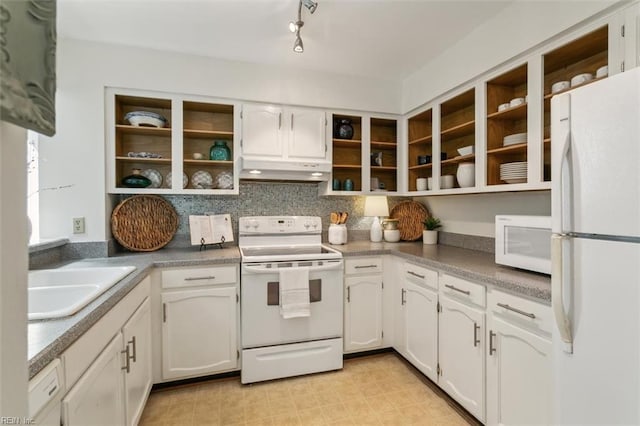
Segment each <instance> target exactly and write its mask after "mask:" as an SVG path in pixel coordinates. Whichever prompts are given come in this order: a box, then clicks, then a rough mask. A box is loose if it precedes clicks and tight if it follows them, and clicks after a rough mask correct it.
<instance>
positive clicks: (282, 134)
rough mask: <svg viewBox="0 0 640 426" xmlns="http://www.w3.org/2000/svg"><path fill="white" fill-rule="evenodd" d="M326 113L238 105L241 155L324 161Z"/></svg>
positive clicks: (303, 109)
mask: <svg viewBox="0 0 640 426" xmlns="http://www.w3.org/2000/svg"><path fill="white" fill-rule="evenodd" d="M325 135H326V114H325V112H324V111H323V110H317V109H311V108H287V107H281V106H277V105H259V104H244V105H243V106H242V156H243V157H248V158H252V159H266V160H269V159H291V160H295V159H299V160H326V157H327V152H326V139H325V138H326V136H325Z"/></svg>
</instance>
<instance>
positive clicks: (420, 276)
mask: <svg viewBox="0 0 640 426" xmlns="http://www.w3.org/2000/svg"><path fill="white" fill-rule="evenodd" d="M407 274H409V275H413V276H414V277H418V278H420V279H421V280H424V275H420V274H416V273H415V272H413V271H407Z"/></svg>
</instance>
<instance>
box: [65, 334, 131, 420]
mask: <svg viewBox="0 0 640 426" xmlns="http://www.w3.org/2000/svg"><path fill="white" fill-rule="evenodd" d="M121 352H122V333H118V334H117V335H116V336H115V337H114V338H113V339H112V340H111V342H109V344H108V345H107V347H106V348H105V349H104V350H103V351H102V353H101V354H100V355H99V356H98V358H97V359H96V360H95V361H94V362H93V364H91V366H90V367H89V369H88V370H87V371H86V372H85V374H84V375H82V377H80V379H79V380H78V382H77V383H76V384H75V386H74V387H73V389H71V391H70V392H69V393H67V395H66V396H65V397H64V399H63V400H62V422H63V424H65V425H69V426H72V425H88V424H92V425H118V424H122V423H123V422H124V419H125V411H124V404H123V402H124V394H123V391H124V378H123V375H122V365H123V361H122V358H123V357H122V353H121Z"/></svg>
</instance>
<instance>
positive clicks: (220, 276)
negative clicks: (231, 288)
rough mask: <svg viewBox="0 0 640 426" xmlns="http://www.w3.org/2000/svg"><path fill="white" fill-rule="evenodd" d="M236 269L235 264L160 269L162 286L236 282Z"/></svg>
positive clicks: (192, 285)
mask: <svg viewBox="0 0 640 426" xmlns="http://www.w3.org/2000/svg"><path fill="white" fill-rule="evenodd" d="M236 270H237V267H236V265H230V266H215V267H209V268H184V269H169V270H165V271H162V288H178V287H198V286H203V285H217V284H235V283H236V282H237V278H236Z"/></svg>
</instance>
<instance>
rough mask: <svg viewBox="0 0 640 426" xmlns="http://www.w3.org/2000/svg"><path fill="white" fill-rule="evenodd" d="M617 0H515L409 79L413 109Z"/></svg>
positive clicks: (408, 105) (405, 104) (405, 106)
mask: <svg viewBox="0 0 640 426" xmlns="http://www.w3.org/2000/svg"><path fill="white" fill-rule="evenodd" d="M614 3H616V2H614V1H608V0H607V1H605V0H594V1H515V2H513V3H512V5H511V6H509V7H507V8H505V9H503V10H502V11H501V12H500V13H498V14H496V15H495V17H494V18H493V19H491V20H489V21H487V22H485V23H484V24H482V25H481V26H479V27H477V28H476V29H474V30H473V31H471V32H470V33H469V35H468V36H467V37H466V38H464V39H462V40H461V41H460V42H458V43H457V44H456V45H454V46H452V47H451V48H449V49H447V50H445V51H444V52H443V53H442V54H441V55H439V56H438V57H436V58H435V59H434V60H433V61H431V62H429V63H428V64H427V65H425V66H424V67H423V68H421V69H420V70H418V71H416V72H415V73H413V74H412V75H410V76H409V77H407V78H406V79H405V80H404V81H403V88H402V93H403V100H402V110H403V112H408V111H410V110H412V109H414V108H416V107H419V106H420V105H422V104H425V103H427V102H428V101H430V100H432V99H434V98H436V97H438V96H439V95H442V94H443V93H445V92H447V91H448V90H451V89H453V88H455V87H456V86H458V85H460V84H462V83H464V82H466V81H468V80H471V79H473V78H475V77H476V76H478V75H480V74H482V73H484V72H486V71H488V70H490V69H491V68H493V67H495V66H497V65H499V64H501V63H503V62H506V61H508V60H509V59H511V58H513V57H514V56H517V55H519V54H520V53H522V52H524V51H526V50H529V49H531V48H533V47H535V46H536V45H538V44H540V43H542V42H543V41H545V40H547V39H549V38H551V37H553V36H555V35H557V34H559V33H560V32H562V31H564V30H566V29H568V28H570V27H571V26H573V25H576V24H578V23H579V22H581V21H583V20H585V19H587V18H589V17H591V16H593V15H595V14H597V13H598V12H601V11H602V10H604V9H606V8H607V7H609V6H610V5H612V4H614Z"/></svg>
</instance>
